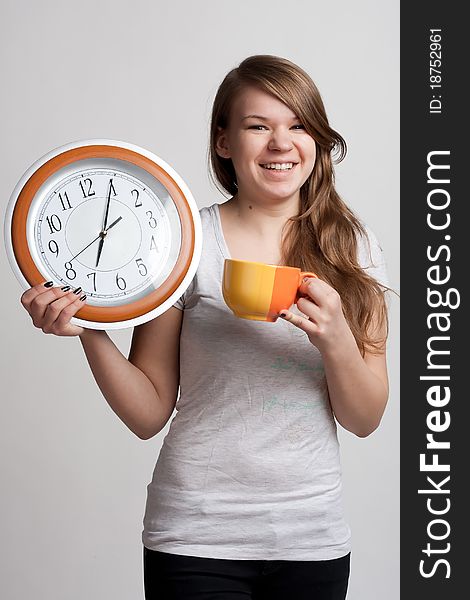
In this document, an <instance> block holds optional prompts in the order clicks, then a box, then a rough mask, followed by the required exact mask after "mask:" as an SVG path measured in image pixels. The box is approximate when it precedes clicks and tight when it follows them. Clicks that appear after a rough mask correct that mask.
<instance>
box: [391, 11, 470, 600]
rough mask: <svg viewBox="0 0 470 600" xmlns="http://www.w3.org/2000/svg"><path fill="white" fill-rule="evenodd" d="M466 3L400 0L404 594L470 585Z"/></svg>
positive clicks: (457, 594) (444, 592) (452, 594)
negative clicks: (469, 564)
mask: <svg viewBox="0 0 470 600" xmlns="http://www.w3.org/2000/svg"><path fill="white" fill-rule="evenodd" d="M458 6H459V5H458V4H457V3H456V2H436V1H434V0H431V1H428V2H422V3H412V2H408V3H405V2H403V3H402V4H401V280H402V286H401V315H402V320H401V339H402V346H401V365H402V368H401V560H400V562H401V598H402V600H416V599H417V598H426V600H434V599H438V598H439V600H442V598H446V599H447V600H449V599H453V598H461V597H466V596H467V595H468V591H467V590H468V588H467V580H468V571H469V568H468V567H467V564H466V563H467V562H468V561H467V553H468V551H467V543H466V542H467V536H468V533H469V530H470V527H469V525H468V517H466V512H467V510H468V509H467V505H469V501H468V498H469V492H468V491H465V490H466V488H467V487H468V486H467V479H469V473H470V469H469V468H468V463H469V462H470V451H469V448H470V422H469V405H470V394H469V390H468V384H467V381H466V378H467V376H469V375H470V351H469V337H470V336H469V334H470V326H469V318H468V314H467V310H468V300H467V298H468V279H469V277H470V269H469V268H468V264H469V263H470V252H469V247H470V217H468V216H467V213H468V212H469V211H468V210H467V204H470V198H469V192H468V190H467V187H468V185H467V181H466V180H467V178H469V177H470V161H469V160H468V158H467V157H468V156H470V151H469V150H470V137H469V133H468V130H469V126H468V122H469V118H468V109H466V110H464V108H463V106H464V103H465V104H468V103H467V99H466V96H465V91H464V90H465V88H466V87H467V86H466V84H467V81H468V79H469V75H468V73H469V69H468V64H467V59H468V56H469V51H468V48H467V44H468V39H469V37H470V36H469V35H468V25H467V23H466V21H465V19H464V16H463V13H462V8H458ZM432 86H434V87H432ZM384 143H386V141H384ZM467 163H468V164H467ZM462 594H463V595H462Z"/></svg>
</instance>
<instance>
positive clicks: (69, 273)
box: [64, 262, 77, 281]
mask: <svg viewBox="0 0 470 600" xmlns="http://www.w3.org/2000/svg"><path fill="white" fill-rule="evenodd" d="M64 267H65V268H66V269H67V270H66V271H65V276H66V277H67V279H70V281H72V280H73V279H75V277H76V276H77V273H76V272H75V271H74V270H73V268H72V263H71V262H66V263H65V265H64Z"/></svg>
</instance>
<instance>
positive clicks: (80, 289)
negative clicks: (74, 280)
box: [73, 287, 82, 296]
mask: <svg viewBox="0 0 470 600" xmlns="http://www.w3.org/2000/svg"><path fill="white" fill-rule="evenodd" d="M81 291H82V288H81V287H78V288H77V289H76V290H74V291H73V293H74V294H77V296H78V294H79V293H80V292H81Z"/></svg>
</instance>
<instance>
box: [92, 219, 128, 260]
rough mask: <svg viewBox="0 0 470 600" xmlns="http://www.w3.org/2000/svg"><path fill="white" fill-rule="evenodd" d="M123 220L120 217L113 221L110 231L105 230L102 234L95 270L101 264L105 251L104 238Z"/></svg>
mask: <svg viewBox="0 0 470 600" xmlns="http://www.w3.org/2000/svg"><path fill="white" fill-rule="evenodd" d="M121 219H122V217H118V218H117V219H116V220H115V221H113V222H112V223H111V225H110V226H109V227H108V229H105V230H104V231H102V232H101V233H100V238H101V239H100V243H99V245H98V255H97V257H96V265H95V268H97V267H98V263H99V262H100V258H101V252H102V251H103V245H104V238H105V237H106V234H107V233H108V231H109V230H110V229H111V227H114V225H116V223H118V222H119V221H120V220H121Z"/></svg>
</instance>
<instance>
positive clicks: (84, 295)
mask: <svg viewBox="0 0 470 600" xmlns="http://www.w3.org/2000/svg"><path fill="white" fill-rule="evenodd" d="M80 300H81V301H82V302H83V301H84V300H86V294H83V296H82V297H81V298H80Z"/></svg>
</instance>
